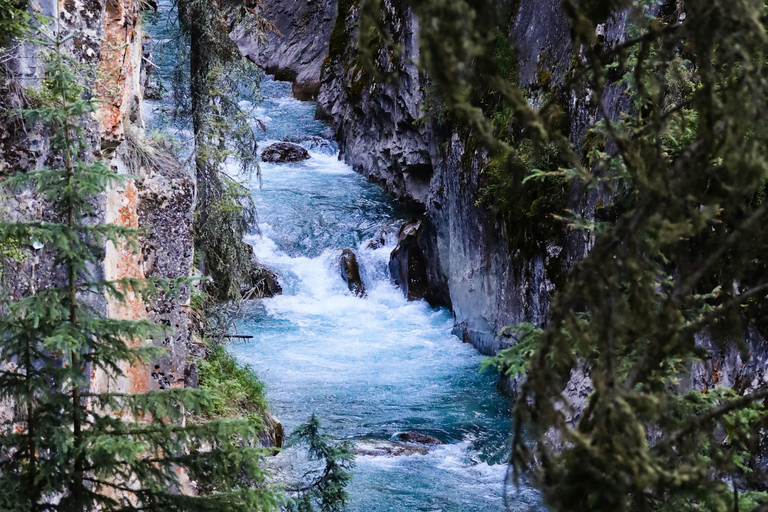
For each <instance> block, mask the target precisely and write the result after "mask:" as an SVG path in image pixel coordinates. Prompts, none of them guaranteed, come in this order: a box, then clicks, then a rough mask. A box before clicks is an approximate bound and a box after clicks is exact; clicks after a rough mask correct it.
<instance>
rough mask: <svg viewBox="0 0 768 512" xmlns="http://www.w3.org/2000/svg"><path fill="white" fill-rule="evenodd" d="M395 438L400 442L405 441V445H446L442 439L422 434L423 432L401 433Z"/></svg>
mask: <svg viewBox="0 0 768 512" xmlns="http://www.w3.org/2000/svg"><path fill="white" fill-rule="evenodd" d="M395 437H396V438H397V439H398V440H399V441H403V442H405V443H414V444H426V445H437V444H445V443H444V442H443V441H441V440H440V439H438V438H436V437H433V436H430V435H427V434H422V433H421V432H401V433H400V434H397V436H395Z"/></svg>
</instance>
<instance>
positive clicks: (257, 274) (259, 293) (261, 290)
mask: <svg viewBox="0 0 768 512" xmlns="http://www.w3.org/2000/svg"><path fill="white" fill-rule="evenodd" d="M240 293H241V294H242V296H243V297H246V298H249V299H263V298H266V297H274V296H275V295H280V294H281V293H283V287H282V286H280V282H279V281H278V279H277V274H275V273H274V272H273V271H272V270H270V269H268V268H267V267H265V266H264V265H262V264H261V263H259V262H258V261H257V260H256V258H254V257H252V258H251V268H250V269H249V271H248V276H247V278H246V279H245V281H244V282H243V284H242V286H241V287H240Z"/></svg>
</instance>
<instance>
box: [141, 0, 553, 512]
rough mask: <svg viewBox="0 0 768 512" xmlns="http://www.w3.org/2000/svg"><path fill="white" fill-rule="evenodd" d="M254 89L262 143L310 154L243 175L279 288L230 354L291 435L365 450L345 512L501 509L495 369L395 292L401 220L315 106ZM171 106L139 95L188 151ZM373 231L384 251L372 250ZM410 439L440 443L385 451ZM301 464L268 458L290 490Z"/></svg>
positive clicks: (285, 457)
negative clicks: (342, 151)
mask: <svg viewBox="0 0 768 512" xmlns="http://www.w3.org/2000/svg"><path fill="white" fill-rule="evenodd" d="M169 9H170V3H169V2H168V1H166V0H163V1H161V2H160V11H159V14H158V16H156V17H155V19H154V20H152V21H151V22H150V23H149V24H148V29H149V33H150V34H151V35H152V36H153V37H154V38H155V50H154V58H155V62H157V63H158V65H159V68H158V69H159V70H160V77H161V80H162V81H163V83H164V84H165V86H166V87H169V86H170V85H172V84H171V80H170V74H171V70H172V68H173V66H174V64H175V59H176V54H174V53H173V50H172V45H173V41H175V40H176V39H175V38H176V33H177V32H176V29H175V28H174V26H173V24H172V23H169V22H168V16H167V15H168V12H169ZM262 96H263V100H262V101H261V102H260V103H258V105H257V106H256V107H255V108H252V107H253V105H249V104H246V105H243V106H245V107H249V110H252V112H253V115H254V117H255V118H258V119H259V120H261V121H262V122H263V123H264V124H265V125H266V128H267V130H266V132H264V133H263V135H262V140H261V141H260V147H261V148H264V147H265V146H266V145H268V144H269V143H270V142H273V141H277V140H290V141H295V142H298V143H300V144H301V145H303V146H304V147H305V148H306V149H307V150H308V151H309V153H310V155H311V158H310V159H309V160H306V161H304V162H301V163H295V164H270V163H262V164H261V180H259V179H258V178H257V177H255V176H254V177H252V178H251V179H250V180H249V181H247V182H246V185H248V186H250V189H251V190H252V193H253V200H254V202H255V204H256V206H257V209H258V213H259V226H258V228H257V227H256V226H254V234H253V235H252V236H250V237H249V238H248V240H247V241H248V242H250V243H251V244H252V245H253V246H254V250H255V252H256V256H257V258H258V259H259V261H261V262H262V263H263V264H265V265H267V266H268V267H270V268H271V269H273V270H274V271H276V272H277V274H278V276H279V279H280V283H281V285H282V287H283V293H282V295H279V296H277V297H274V298H270V299H263V300H256V301H250V302H249V303H248V304H247V305H246V307H245V308H244V314H243V315H242V316H241V317H240V319H239V321H238V325H237V331H238V332H239V333H241V334H246V335H252V336H253V337H254V338H253V339H252V340H250V341H249V342H248V343H243V344H234V345H232V346H230V350H231V351H232V353H233V354H234V355H235V356H236V357H237V359H238V360H239V361H240V362H241V363H244V364H248V365H250V366H252V367H253V368H254V369H255V370H256V372H257V373H258V374H259V376H260V377H261V379H262V380H263V381H264V382H265V384H266V390H267V398H268V400H269V402H270V404H271V408H272V412H273V413H274V415H275V416H276V417H277V418H278V419H279V420H280V421H281V422H282V423H283V425H284V427H285V430H286V432H288V433H290V432H291V431H292V430H293V429H295V428H296V427H297V426H298V425H300V424H301V423H304V422H306V421H307V419H308V418H309V417H310V415H311V414H313V413H315V414H317V416H318V417H319V418H320V420H321V422H322V424H323V426H324V430H325V431H326V432H328V433H330V434H332V435H334V436H336V437H338V438H341V439H346V440H350V441H352V442H353V443H355V445H356V446H357V447H358V451H359V454H358V455H357V456H356V468H355V473H354V478H353V480H352V482H351V484H350V486H349V488H348V491H349V494H350V503H349V507H348V510H349V511H350V512H411V511H429V512H485V511H500V510H502V509H503V500H502V491H503V480H504V475H505V471H506V465H505V460H506V458H507V457H508V453H509V452H508V438H509V434H510V428H511V427H510V420H509V417H510V414H509V413H510V402H509V400H507V399H505V398H504V397H502V396H501V395H500V394H499V393H498V392H497V391H496V389H495V380H496V376H495V375H493V374H492V373H480V372H479V366H480V363H481V361H482V357H481V356H480V355H479V354H478V353H477V352H476V351H475V350H474V349H473V348H472V347H471V346H470V345H467V344H464V343H462V342H461V340H459V338H457V337H456V336H454V335H453V334H452V333H451V330H452V326H453V318H452V315H451V313H450V311H448V310H446V309H444V308H433V307H430V306H429V305H428V304H427V303H426V302H424V301H415V302H408V301H407V300H406V299H405V298H404V296H403V293H402V292H401V290H399V289H397V288H396V287H395V286H394V285H393V284H392V283H391V281H390V276H389V272H388V268H387V267H388V265H387V264H388V261H389V254H390V253H391V251H392V249H393V248H394V245H395V241H396V234H397V229H398V227H399V226H400V225H401V224H402V223H403V221H404V220H406V219H407V218H408V212H407V211H405V210H404V209H402V208H400V207H398V205H396V204H395V203H394V202H393V201H392V200H391V199H390V198H389V196H388V195H387V194H386V193H385V191H384V190H383V189H382V188H381V187H379V186H378V185H375V184H371V183H369V182H368V181H367V180H366V179H365V178H364V177H362V176H361V175H359V174H357V173H355V172H354V171H353V170H352V169H351V168H350V167H349V166H347V165H346V164H344V163H343V162H342V161H340V160H339V158H338V147H337V146H336V144H335V143H334V142H333V140H332V137H331V133H330V130H329V128H328V127H327V126H326V125H325V124H324V123H322V122H320V121H317V120H315V104H314V103H312V102H301V101H298V100H296V99H294V98H293V97H292V95H291V87H290V84H289V83H286V82H278V81H274V80H272V79H271V78H269V77H267V78H265V79H264V80H263V81H262ZM171 111H172V108H171V105H170V99H169V98H168V95H167V94H166V98H165V99H162V100H155V101H147V102H146V106H145V113H146V117H147V124H148V127H149V129H150V131H154V130H159V131H161V132H162V133H163V134H164V135H165V136H170V137H172V138H175V139H176V140H177V141H179V142H180V144H181V145H182V146H183V147H186V148H189V147H190V142H191V133H190V131H189V126H188V125H185V124H184V123H183V122H181V123H180V122H178V121H174V120H173V117H172V116H171V115H170V112H171ZM230 171H231V172H232V173H233V174H236V173H237V168H236V166H234V165H233V166H232V169H230ZM257 231H258V233H257ZM382 236H383V238H384V240H385V244H384V245H383V246H382V247H379V248H377V249H373V248H370V247H369V242H370V241H371V240H372V239H374V238H376V239H378V238H380V237H382ZM345 247H349V248H353V249H354V250H355V251H356V253H357V255H358V260H359V262H360V267H361V274H362V279H363V282H364V284H365V287H366V289H367V295H366V296H365V297H363V298H358V297H356V296H354V295H353V294H352V293H350V292H349V290H348V289H347V287H346V284H345V282H344V281H343V279H342V276H341V272H340V267H339V256H340V253H341V249H342V248H345ZM404 432H418V433H423V434H427V435H430V436H432V437H435V438H437V439H439V440H440V441H441V442H442V443H444V444H441V445H435V446H431V447H429V448H428V449H427V450H424V449H423V448H422V449H420V450H417V451H416V452H414V453H410V454H404V455H398V456H393V455H391V454H389V453H387V449H388V448H390V449H391V448H394V447H397V446H398V445H397V443H396V437H397V435H398V434H400V433H404ZM411 448H413V447H411ZM300 459H301V453H300V452H299V451H297V449H292V448H289V449H286V450H284V451H283V452H282V453H281V454H280V455H278V456H277V457H274V458H272V460H271V461H270V464H271V465H272V466H273V467H274V468H275V470H276V471H278V473H279V475H280V478H284V479H285V480H286V481H290V480H291V478H295V474H292V473H291V469H292V468H294V469H295V467H296V464H297V462H296V461H297V460H300ZM513 494H515V496H514V498H513V499H512V509H513V510H516V511H528V510H538V508H539V507H538V506H537V499H536V496H535V493H534V492H533V491H532V490H530V489H528V488H522V489H521V490H517V491H513Z"/></svg>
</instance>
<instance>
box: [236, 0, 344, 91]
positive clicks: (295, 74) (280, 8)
mask: <svg viewBox="0 0 768 512" xmlns="http://www.w3.org/2000/svg"><path fill="white" fill-rule="evenodd" d="M261 14H262V15H263V16H264V17H265V18H266V19H267V20H268V21H269V22H270V23H271V24H272V27H271V28H272V30H269V31H268V33H267V34H266V35H265V36H263V37H262V35H259V34H254V33H253V32H252V31H251V30H250V29H249V28H248V27H246V26H245V25H241V26H239V27H236V29H235V30H234V32H233V33H232V38H233V39H234V40H235V42H237V44H238V46H239V47H240V52H241V53H242V54H243V55H245V56H246V57H248V58H250V59H251V60H252V61H253V62H255V63H256V64H258V65H259V66H261V67H262V68H264V69H265V70H266V71H267V73H269V74H272V75H275V77H276V78H277V79H278V80H286V81H290V82H293V93H294V95H295V96H296V97H297V98H299V99H307V100H308V99H315V98H317V94H318V91H319V88H320V67H321V66H322V63H323V59H324V58H325V56H326V55H327V54H328V41H329V39H330V34H331V28H332V27H333V19H334V17H335V14H336V2H335V1H334V0H308V1H306V2H303V1H302V2H269V1H267V2H264V7H263V8H262V12H261Z"/></svg>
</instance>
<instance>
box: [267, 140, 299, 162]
mask: <svg viewBox="0 0 768 512" xmlns="http://www.w3.org/2000/svg"><path fill="white" fill-rule="evenodd" d="M308 158H309V152H308V151H307V150H306V149H304V148H303V147H301V146H299V145H298V144H293V143H292V142H276V143H274V144H272V145H270V146H267V147H266V148H265V149H264V151H262V152H261V159H262V160H263V161H265V162H276V163H283V162H301V161H302V160H307V159H308Z"/></svg>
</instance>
